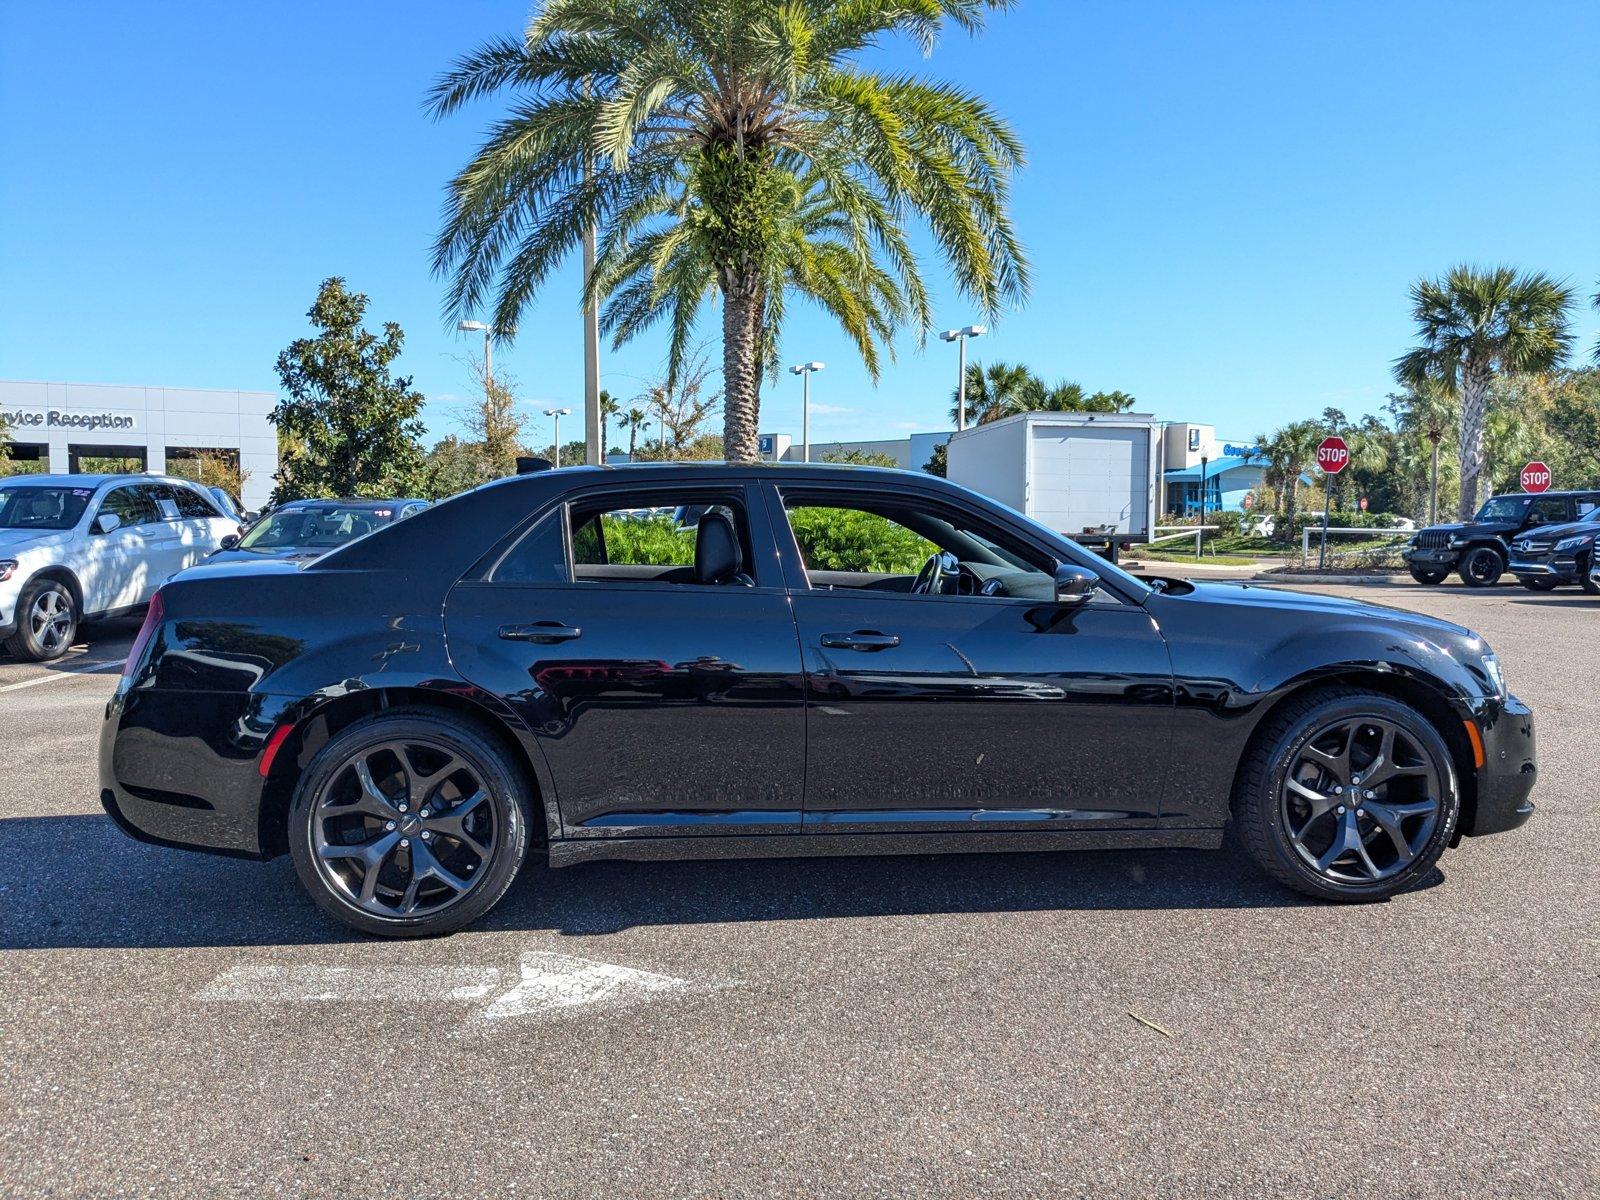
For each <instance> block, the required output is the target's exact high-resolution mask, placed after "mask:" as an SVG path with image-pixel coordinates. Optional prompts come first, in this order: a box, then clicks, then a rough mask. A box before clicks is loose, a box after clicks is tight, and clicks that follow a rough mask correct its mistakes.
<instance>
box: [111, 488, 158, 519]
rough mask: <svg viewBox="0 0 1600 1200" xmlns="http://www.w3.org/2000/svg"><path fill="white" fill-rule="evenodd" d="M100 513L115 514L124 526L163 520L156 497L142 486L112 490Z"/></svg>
mask: <svg viewBox="0 0 1600 1200" xmlns="http://www.w3.org/2000/svg"><path fill="white" fill-rule="evenodd" d="M100 511H101V512H103V513H115V514H116V515H117V516H119V517H121V518H122V523H123V524H124V525H149V524H151V523H153V522H155V521H158V520H160V519H161V518H160V516H159V514H158V513H157V512H156V501H155V497H154V496H153V495H151V494H150V489H149V488H148V487H147V486H144V485H142V484H139V485H130V486H128V487H119V488H114V489H112V490H111V491H110V492H108V493H107V494H106V498H105V499H104V500H102V501H101V502H100Z"/></svg>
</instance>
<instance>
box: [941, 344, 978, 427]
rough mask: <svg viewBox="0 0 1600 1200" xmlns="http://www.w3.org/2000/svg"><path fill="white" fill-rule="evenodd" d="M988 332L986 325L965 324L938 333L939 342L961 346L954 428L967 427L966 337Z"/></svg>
mask: <svg viewBox="0 0 1600 1200" xmlns="http://www.w3.org/2000/svg"><path fill="white" fill-rule="evenodd" d="M988 332H989V327H988V326H987V325H967V326H965V327H963V328H961V329H947V330H945V331H944V332H943V333H941V334H940V335H939V340H940V341H941V342H955V343H957V344H958V345H959V346H960V348H961V355H960V365H959V367H958V374H957V375H956V429H957V430H958V431H959V430H962V429H965V428H966V427H967V339H968V338H975V337H982V336H983V335H984V334H986V333H988Z"/></svg>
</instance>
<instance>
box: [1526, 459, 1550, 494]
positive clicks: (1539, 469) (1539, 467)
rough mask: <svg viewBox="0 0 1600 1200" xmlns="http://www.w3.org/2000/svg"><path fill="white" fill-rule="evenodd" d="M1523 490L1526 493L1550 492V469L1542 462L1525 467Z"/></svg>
mask: <svg viewBox="0 0 1600 1200" xmlns="http://www.w3.org/2000/svg"><path fill="white" fill-rule="evenodd" d="M1522 490H1523V491H1525V492H1548V491H1549V490H1550V468H1549V467H1547V466H1545V465H1544V464H1543V463H1542V462H1531V463H1529V464H1528V465H1527V466H1525V467H1523V468H1522Z"/></svg>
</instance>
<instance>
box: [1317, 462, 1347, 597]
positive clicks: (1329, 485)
mask: <svg viewBox="0 0 1600 1200" xmlns="http://www.w3.org/2000/svg"><path fill="white" fill-rule="evenodd" d="M1349 465H1350V447H1349V446H1347V445H1345V441H1344V439H1343V438H1342V437H1340V436H1339V435H1338V434H1333V435H1332V436H1330V437H1325V438H1323V439H1322V444H1321V445H1319V446H1318V447H1317V466H1319V467H1320V468H1322V479H1323V483H1324V485H1325V486H1324V488H1323V491H1322V552H1321V553H1320V554H1318V555H1317V570H1319V571H1321V570H1323V569H1324V568H1326V567H1327V565H1328V516H1329V510H1330V509H1331V508H1332V507H1333V477H1334V476H1335V475H1337V474H1338V473H1339V472H1340V471H1342V470H1344V469H1345V468H1346V467H1348V466H1349Z"/></svg>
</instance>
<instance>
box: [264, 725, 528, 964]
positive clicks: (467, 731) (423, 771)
mask: <svg viewBox="0 0 1600 1200" xmlns="http://www.w3.org/2000/svg"><path fill="white" fill-rule="evenodd" d="M524 790H525V789H524V786H523V784H522V783H521V780H520V777H519V774H518V772H517V770H516V768H515V767H514V765H513V764H512V763H511V762H509V761H508V759H507V756H506V754H505V753H504V751H502V750H501V749H500V748H499V747H498V746H497V745H495V743H494V742H492V741H491V740H490V739H488V738H487V737H485V736H484V734H483V732H482V731H481V730H479V729H478V728H477V727H475V726H474V725H473V724H472V723H470V722H468V721H465V720H462V719H461V718H459V717H456V716H454V715H453V714H446V713H434V712H428V711H427V710H416V709H411V710H402V709H395V710H391V711H390V712H388V713H382V714H379V715H377V716H374V717H369V718H367V719H366V720H363V721H359V722H357V723H356V724H354V725H352V726H350V727H349V728H348V729H345V730H343V731H342V732H341V733H339V734H338V735H337V736H336V737H334V738H333V739H332V740H331V741H329V743H328V744H327V745H326V746H324V747H323V748H322V750H321V751H320V752H319V753H318V754H317V757H316V758H315V759H314V760H313V761H312V763H311V765H310V767H308V768H307V770H306V773H305V775H304V777H303V778H302V780H301V782H300V786H299V788H298V790H297V793H296V798H295V803H294V807H293V811H292V812H291V814H290V818H289V819H290V831H289V832H290V849H291V852H292V853H293V855H294V860H295V868H296V870H297V872H298V873H299V875H300V880H301V882H302V883H303V884H304V885H305V887H306V889H307V890H308V891H309V892H310V893H311V895H312V898H313V899H315V900H316V901H317V903H318V904H319V905H321V907H322V908H323V909H325V910H326V911H328V912H330V913H332V914H333V915H334V916H336V917H338V918H339V919H340V920H341V921H344V922H345V923H346V924H348V925H351V926H353V927H354V928H356V929H360V930H362V931H364V932H367V933H377V934H384V935H388V936H399V937H415V936H425V935H430V934H438V933H446V932H449V931H451V930H453V929H458V928H460V927H461V926H463V925H465V924H467V923H468V922H470V921H473V920H476V919H477V918H478V917H480V916H482V915H483V914H484V913H485V912H487V911H488V910H489V909H490V908H492V907H493V906H494V905H495V904H496V903H497V902H498V901H499V900H500V898H501V897H502V896H504V895H505V892H506V890H507V889H508V888H509V887H510V885H511V882H512V880H513V879H514V878H515V876H516V873H517V871H518V869H519V868H520V867H521V865H522V860H523V858H524V857H525V856H526V854H527V844H528V813H527V801H526V799H525V797H524V796H523V792H524Z"/></svg>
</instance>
